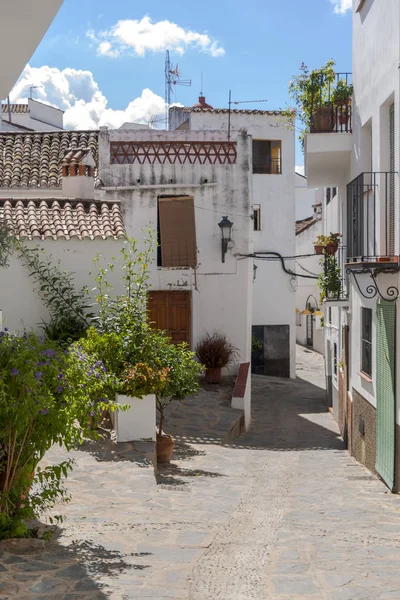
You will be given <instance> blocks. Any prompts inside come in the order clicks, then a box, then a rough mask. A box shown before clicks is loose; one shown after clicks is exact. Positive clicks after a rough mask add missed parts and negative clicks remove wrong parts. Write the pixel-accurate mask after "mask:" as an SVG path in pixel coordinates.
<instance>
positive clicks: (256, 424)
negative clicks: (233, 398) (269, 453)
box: [166, 375, 344, 451]
mask: <svg viewBox="0 0 400 600" xmlns="http://www.w3.org/2000/svg"><path fill="white" fill-rule="evenodd" d="M191 401H192V403H193V399H191ZM199 401H200V398H199ZM185 402H186V401H184V403H183V404H184V405H183V406H181V407H180V409H181V411H185ZM191 409H192V411H191V412H192V415H195V414H196V413H195V411H194V410H193V408H192V407H191ZM198 412H199V414H200V415H201V407H200V406H199V410H198ZM237 412H240V411H234V410H233V409H230V414H228V413H227V411H226V409H225V408H224V411H220V406H219V405H218V403H215V405H214V413H215V415H214V419H208V420H207V419H201V418H198V419H197V420H195V419H192V420H191V421H190V422H188V425H187V427H185V421H184V420H182V419H179V420H177V419H174V417H173V415H172V418H169V417H168V416H167V422H166V430H167V431H168V433H170V434H171V435H173V436H174V437H175V438H176V440H178V442H179V443H183V444H185V445H189V446H190V444H218V445H224V446H229V447H232V448H249V449H260V450H276V451H289V450H300V451H301V450H315V449H323V450H341V449H343V448H344V443H343V440H342V439H341V437H340V435H339V432H338V430H337V427H336V424H335V422H334V420H333V418H332V416H331V415H330V413H329V412H328V410H327V405H326V392H325V390H324V389H322V388H320V387H318V386H316V385H313V384H312V383H310V382H309V381H306V380H304V379H301V378H297V379H280V378H273V377H264V376H262V375H253V377H252V424H251V428H250V430H249V432H247V433H243V434H242V435H241V436H240V437H238V438H237V439H235V440H234V441H233V442H230V443H228V442H227V441H226V433H227V431H228V428H229V425H230V423H231V421H232V415H233V414H235V413H237ZM218 413H219V414H218Z"/></svg>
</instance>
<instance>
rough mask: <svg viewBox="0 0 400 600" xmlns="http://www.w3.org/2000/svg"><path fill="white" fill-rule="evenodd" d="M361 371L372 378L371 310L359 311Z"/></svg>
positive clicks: (363, 309)
mask: <svg viewBox="0 0 400 600" xmlns="http://www.w3.org/2000/svg"><path fill="white" fill-rule="evenodd" d="M361 371H362V372H363V373H365V375H368V376H369V377H372V310H371V309H370V308H362V309H361Z"/></svg>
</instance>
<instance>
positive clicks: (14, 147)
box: [0, 131, 98, 187]
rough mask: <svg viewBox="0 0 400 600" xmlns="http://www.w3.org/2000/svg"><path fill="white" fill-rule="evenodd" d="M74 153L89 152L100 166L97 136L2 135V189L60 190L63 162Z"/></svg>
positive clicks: (70, 133) (83, 133) (72, 133)
mask: <svg viewBox="0 0 400 600" xmlns="http://www.w3.org/2000/svg"><path fill="white" fill-rule="evenodd" d="M71 149H82V150H84V151H86V150H87V149H89V150H90V151H91V154H92V156H93V159H94V161H95V163H96V165H97V163H98V132H97V131H51V132H32V133H30V132H29V133H28V132H27V133H25V132H24V133H23V132H21V133H20V132H5V133H0V187H21V186H23V187H57V186H60V185H61V170H62V161H63V159H64V157H65V155H66V153H67V151H68V150H71ZM95 177H97V175H95Z"/></svg>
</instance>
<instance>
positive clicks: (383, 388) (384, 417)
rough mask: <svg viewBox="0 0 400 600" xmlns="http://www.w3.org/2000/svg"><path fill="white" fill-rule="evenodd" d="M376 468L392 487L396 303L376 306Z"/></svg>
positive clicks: (394, 437) (394, 431) (379, 303)
mask: <svg viewBox="0 0 400 600" xmlns="http://www.w3.org/2000/svg"><path fill="white" fill-rule="evenodd" d="M376 310H377V320H376V470H377V472H378V473H379V475H380V476H381V477H382V479H383V480H384V481H385V483H386V484H387V486H388V487H389V488H390V489H391V490H392V489H393V488H394V473H395V441H396V392H395V389H396V306H395V304H394V303H390V302H385V301H383V300H380V301H379V302H378V304H377V307H376Z"/></svg>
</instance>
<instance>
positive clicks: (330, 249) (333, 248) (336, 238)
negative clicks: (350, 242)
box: [325, 232, 342, 255]
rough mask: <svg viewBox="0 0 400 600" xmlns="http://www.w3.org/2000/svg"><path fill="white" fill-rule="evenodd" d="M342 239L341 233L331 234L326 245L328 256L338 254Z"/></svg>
mask: <svg viewBox="0 0 400 600" xmlns="http://www.w3.org/2000/svg"><path fill="white" fill-rule="evenodd" d="M341 237H342V234H341V233H332V232H331V233H330V234H329V235H328V236H327V238H326V243H325V252H326V254H330V255H333V254H336V252H337V249H338V248H339V243H340V238H341Z"/></svg>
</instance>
